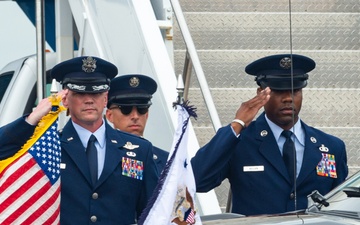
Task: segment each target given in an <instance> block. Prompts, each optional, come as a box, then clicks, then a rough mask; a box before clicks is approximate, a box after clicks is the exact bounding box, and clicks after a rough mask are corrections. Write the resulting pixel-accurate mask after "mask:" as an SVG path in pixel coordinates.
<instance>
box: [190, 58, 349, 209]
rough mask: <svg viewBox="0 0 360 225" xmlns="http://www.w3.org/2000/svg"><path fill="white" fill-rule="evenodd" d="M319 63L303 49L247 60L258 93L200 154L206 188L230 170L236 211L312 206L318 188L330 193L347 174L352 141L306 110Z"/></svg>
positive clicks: (197, 164) (196, 162) (200, 183)
mask: <svg viewBox="0 0 360 225" xmlns="http://www.w3.org/2000/svg"><path fill="white" fill-rule="evenodd" d="M314 68H315V62H314V61H313V60H312V59H310V58H308V57H306V56H302V55H295V54H293V55H289V54H279V55H271V56H267V57H264V58H261V59H258V60H256V61H254V62H252V63H250V64H249V65H248V66H247V67H246V68H245V71H246V72H247V73H248V74H249V75H251V76H255V81H256V83H257V84H258V85H259V87H258V89H257V96H256V97H254V98H253V99H251V100H249V101H247V102H243V103H242V104H241V105H240V108H239V109H238V110H237V112H236V114H235V119H234V120H233V121H232V122H231V123H230V124H229V125H227V126H225V127H223V128H220V129H219V130H218V132H217V133H216V135H215V136H214V137H213V138H212V140H211V141H210V142H209V143H208V144H207V145H205V146H204V147H203V148H201V149H200V150H199V151H198V152H197V154H196V155H195V157H194V158H193V159H192V166H193V171H194V175H195V181H196V190H197V191H198V192H207V191H209V190H211V189H213V188H215V187H216V186H218V185H220V184H221V182H222V181H223V180H224V179H225V178H227V179H228V180H229V182H230V183H231V191H232V209H231V211H232V212H234V213H239V214H243V215H258V214H276V213H284V212H288V211H294V210H301V209H305V208H306V207H307V204H308V202H307V196H308V195H310V194H311V193H312V192H313V191H314V190H318V191H319V193H320V194H323V195H324V194H326V193H328V192H329V191H330V190H331V189H333V188H334V187H336V186H337V185H339V184H340V183H341V182H343V181H344V180H345V178H346V177H347V175H348V168H347V158H346V150H345V143H344V142H343V141H342V140H341V139H339V138H337V137H335V136H332V135H329V134H326V133H324V132H322V131H320V130H318V129H316V128H314V127H311V126H309V125H307V124H305V123H304V122H303V121H302V120H301V119H300V117H299V113H300V109H301V105H302V100H303V88H304V87H305V86H306V85H307V82H308V72H310V71H312V70H313V69H314ZM262 107H264V112H262V113H261V114H260V115H259V117H257V119H256V120H255V121H253V119H254V117H255V116H256V115H257V114H258V111H259V110H260V109H261V108H262ZM313 107H316V106H313ZM289 131H291V133H290V132H289ZM287 150H289V155H290V154H291V153H292V154H293V155H292V157H287V155H288V151H287ZM291 163H292V166H288V165H291Z"/></svg>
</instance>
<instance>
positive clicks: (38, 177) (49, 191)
mask: <svg viewBox="0 0 360 225" xmlns="http://www.w3.org/2000/svg"><path fill="white" fill-rule="evenodd" d="M57 116H58V113H53V112H50V113H49V114H48V115H46V116H45V117H44V118H43V119H42V120H41V121H40V123H39V124H38V126H37V127H36V129H35V132H34V135H33V137H31V138H30V139H29V140H28V142H27V143H26V144H25V145H24V146H23V147H22V148H21V149H20V151H19V152H18V153H17V154H15V155H14V156H13V157H11V158H9V159H6V160H4V161H1V162H0V164H2V165H1V166H0V224H2V225H7V224H59V223H60V222H59V221H60V158H61V157H60V156H61V151H60V149H61V147H60V139H59V136H58V132H57V127H58V119H57Z"/></svg>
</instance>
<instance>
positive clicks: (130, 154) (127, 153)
mask: <svg viewBox="0 0 360 225" xmlns="http://www.w3.org/2000/svg"><path fill="white" fill-rule="evenodd" d="M126 155H128V156H130V157H135V156H136V153H135V152H126Z"/></svg>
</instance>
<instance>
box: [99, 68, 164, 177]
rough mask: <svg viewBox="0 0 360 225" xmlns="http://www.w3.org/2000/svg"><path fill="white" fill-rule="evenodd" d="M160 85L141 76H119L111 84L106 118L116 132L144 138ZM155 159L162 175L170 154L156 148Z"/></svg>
mask: <svg viewBox="0 0 360 225" xmlns="http://www.w3.org/2000/svg"><path fill="white" fill-rule="evenodd" d="M156 89H157V84H156V82H155V80H153V79H152V78H151V77H149V76H146V75H142V74H128V75H119V76H117V77H115V78H114V79H112V80H111V84H110V91H109V93H108V99H109V100H108V104H107V107H108V109H107V111H106V117H107V119H108V120H109V121H110V122H111V123H113V124H114V128H116V129H119V130H121V131H125V132H128V133H131V134H134V135H138V136H141V137H143V134H144V130H145V126H146V122H147V119H148V116H149V112H148V109H149V107H150V106H151V104H152V102H151V98H152V96H153V94H154V93H155V92H156ZM153 153H154V155H153V158H154V160H155V163H156V166H157V169H158V172H159V174H160V173H161V171H162V170H163V168H164V167H165V164H166V162H167V159H168V156H169V152H167V151H165V150H162V149H160V148H158V147H155V146H153Z"/></svg>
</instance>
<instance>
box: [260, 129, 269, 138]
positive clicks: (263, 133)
mask: <svg viewBox="0 0 360 225" xmlns="http://www.w3.org/2000/svg"><path fill="white" fill-rule="evenodd" d="M267 135H268V132H267V130H263V131H261V132H260V136H261V137H266V136H267Z"/></svg>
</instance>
